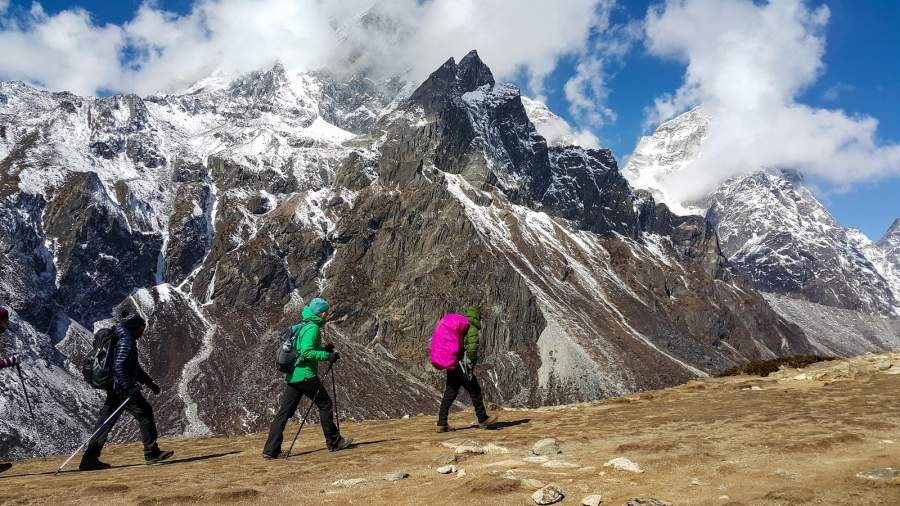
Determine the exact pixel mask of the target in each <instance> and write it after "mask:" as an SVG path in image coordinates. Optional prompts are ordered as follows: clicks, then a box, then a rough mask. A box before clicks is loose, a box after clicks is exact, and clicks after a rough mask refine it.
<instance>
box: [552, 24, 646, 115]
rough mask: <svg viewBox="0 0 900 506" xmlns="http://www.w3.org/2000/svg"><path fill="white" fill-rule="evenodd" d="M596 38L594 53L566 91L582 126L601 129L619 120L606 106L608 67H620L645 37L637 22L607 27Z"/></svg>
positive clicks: (583, 59)
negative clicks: (627, 54) (630, 51)
mask: <svg viewBox="0 0 900 506" xmlns="http://www.w3.org/2000/svg"><path fill="white" fill-rule="evenodd" d="M607 25H608V21H607V22H606V23H605V24H604V26H603V27H602V28H603V30H602V32H601V33H600V34H599V35H598V36H597V37H596V39H595V41H594V43H593V44H592V46H593V47H592V49H591V51H588V52H587V53H585V54H584V55H583V56H582V57H581V59H580V60H579V61H578V63H577V64H576V65H575V74H574V75H573V76H572V77H571V78H569V80H568V81H566V84H565V85H564V86H563V91H564V92H565V95H566V100H568V102H569V112H570V113H571V115H572V117H573V118H575V119H576V121H578V123H579V124H581V125H587V126H591V127H601V126H603V125H604V124H606V123H609V122H614V121H615V120H616V113H615V111H613V110H612V109H610V108H609V107H607V106H606V103H607V99H608V98H609V93H610V90H609V87H608V84H607V79H608V78H609V75H608V73H609V68H610V67H615V66H617V65H619V64H621V61H622V59H623V58H624V56H625V54H626V53H628V51H629V50H630V49H631V47H632V46H633V45H634V43H635V42H636V41H638V40H639V39H640V37H641V35H642V28H641V25H640V23H638V22H634V21H632V22H629V23H627V24H624V25H616V26H612V27H608V26H607Z"/></svg>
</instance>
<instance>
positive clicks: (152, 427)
mask: <svg viewBox="0 0 900 506" xmlns="http://www.w3.org/2000/svg"><path fill="white" fill-rule="evenodd" d="M125 411H128V413H130V414H131V416H133V417H134V419H135V420H137V423H138V427H140V429H141V442H142V443H143V444H144V457H148V456H152V455H154V454H156V453H159V447H157V446H156V439H157V438H158V434H157V432H156V420H154V418H153V406H151V405H150V403H149V402H147V399H146V398H145V397H144V395H143V394H141V393H140V392H135V394H134V396H133V397H132V398H131V401H130V402H129V403H128V404H126V405H125Z"/></svg>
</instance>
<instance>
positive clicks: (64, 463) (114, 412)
mask: <svg viewBox="0 0 900 506" xmlns="http://www.w3.org/2000/svg"><path fill="white" fill-rule="evenodd" d="M132 397H134V394H131V395H129V396H128V398H127V399H125V401H124V402H122V404H121V405H119V407H118V408H116V410H115V411H113V412H112V414H111V415H109V418H107V419H106V421H104V422H103V423H101V424H100V427H97V430H95V431H94V433H93V434H91V437H89V438H88V440H87V441H85V442H84V443H81V446H79V447H78V449H77V450H75V451H74V452H72V455H69V458H67V459H66V461H65V462H63V463H62V465H61V466H59V469H57V470H56V472H55V473H53V476H56V475H58V474H59V472H60V471H62V470H63V468H64V467H66V464H68V463H69V461H70V460H72V459H73V458H75V455H78V452H80V451H81V450H82V448H84V447H85V446H87V445H88V443H90V442H91V441H92V440H93V439H94V437H96V436H97V434H99V433H100V431H101V430H103V428H104V427H106V424H108V423H109V421H110V420H112V419H113V418H114V417H115V416H116V415H118V414H119V411H122V408H124V407H125V405H126V404H128V403H129V402H130V401H131V398H132Z"/></svg>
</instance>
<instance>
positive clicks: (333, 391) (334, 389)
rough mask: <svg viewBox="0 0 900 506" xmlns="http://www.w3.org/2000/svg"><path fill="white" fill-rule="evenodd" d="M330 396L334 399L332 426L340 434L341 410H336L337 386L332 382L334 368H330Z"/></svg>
mask: <svg viewBox="0 0 900 506" xmlns="http://www.w3.org/2000/svg"><path fill="white" fill-rule="evenodd" d="M331 396H332V397H334V425H335V427H337V430H338V434H340V433H341V410H340V409H339V408H338V398H337V386H335V381H334V367H332V368H331Z"/></svg>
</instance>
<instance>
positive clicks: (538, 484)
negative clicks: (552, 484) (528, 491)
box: [519, 478, 546, 488]
mask: <svg viewBox="0 0 900 506" xmlns="http://www.w3.org/2000/svg"><path fill="white" fill-rule="evenodd" d="M519 483H521V484H522V486H523V487H528V488H543V486H544V485H546V483H544V482H542V481H541V480H536V479H534V478H525V479H523V480H522V481H520V482H519Z"/></svg>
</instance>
